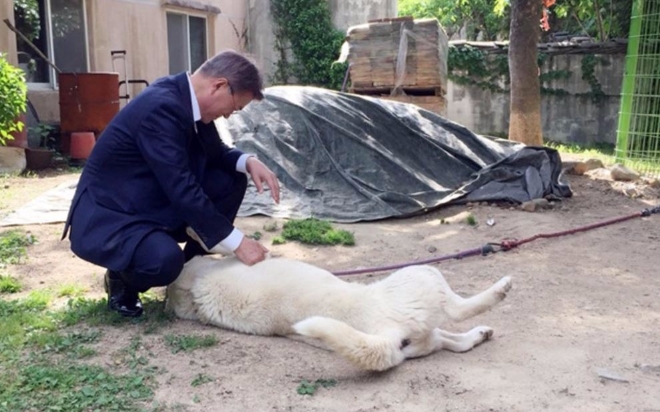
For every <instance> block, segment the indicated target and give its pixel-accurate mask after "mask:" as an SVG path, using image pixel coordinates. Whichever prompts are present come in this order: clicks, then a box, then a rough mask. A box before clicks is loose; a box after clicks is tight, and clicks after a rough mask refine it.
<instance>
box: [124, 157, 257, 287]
mask: <svg viewBox="0 0 660 412" xmlns="http://www.w3.org/2000/svg"><path fill="white" fill-rule="evenodd" d="M202 187H203V188H204V192H205V193H206V194H207V196H209V198H210V199H211V201H212V202H213V203H214V205H215V207H216V208H217V209H218V210H219V211H220V213H221V214H222V215H223V216H225V217H226V218H227V220H229V221H230V222H231V223H232V224H233V222H234V219H235V218H236V214H237V213H238V209H239V208H240V207H241V203H242V202H243V198H244V197H245V192H246V190H247V176H246V175H245V174H243V173H241V172H233V171H232V172H227V171H225V170H221V169H213V170H211V171H208V172H207V175H206V176H205V179H204V181H203V183H202ZM185 229H186V228H185V227H182V228H179V229H178V230H177V231H175V232H166V231H162V230H154V231H153V232H151V233H149V234H148V235H147V236H145V237H144V238H143V239H142V240H141V241H140V243H139V244H138V246H137V248H136V249H135V252H134V253H133V258H132V259H131V262H130V264H129V266H128V267H127V268H126V270H124V271H122V272H121V273H120V275H121V277H122V279H123V280H124V281H125V282H126V283H128V285H129V286H131V287H132V288H134V289H135V290H137V291H138V292H145V291H147V290H148V289H150V288H152V287H157V286H166V285H169V284H170V283H172V282H174V281H175V280H176V278H177V277H178V276H179V274H180V273H181V270H182V269H183V265H184V263H185V262H187V261H188V260H190V259H192V258H193V257H195V256H197V255H204V254H207V252H206V251H205V250H204V249H203V248H202V247H201V245H200V244H199V243H198V242H196V241H195V240H192V239H191V238H190V237H188V236H187V235H185ZM180 242H186V244H185V246H184V248H183V250H181V247H180V246H179V243H180ZM209 246H215V245H209Z"/></svg>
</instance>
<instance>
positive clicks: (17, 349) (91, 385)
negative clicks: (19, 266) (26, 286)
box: [0, 293, 155, 412]
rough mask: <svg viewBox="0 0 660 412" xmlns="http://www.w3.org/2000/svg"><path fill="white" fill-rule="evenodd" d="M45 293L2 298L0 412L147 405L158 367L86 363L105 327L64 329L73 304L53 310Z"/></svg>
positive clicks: (122, 408)
mask: <svg viewBox="0 0 660 412" xmlns="http://www.w3.org/2000/svg"><path fill="white" fill-rule="evenodd" d="M44 297H45V295H44V294H39V293H34V294H31V295H30V296H29V297H28V298H25V299H22V300H4V299H0V318H1V319H2V322H0V411H67V412H69V411H70V412H83V411H97V410H98V411H141V410H144V409H143V405H144V402H146V401H149V400H150V399H151V398H153V387H155V381H154V379H153V376H154V373H153V371H152V370H150V369H149V368H143V367H141V365H139V366H140V367H137V368H132V369H131V371H130V372H129V373H127V374H123V375H122V374H115V373H111V372H109V371H107V370H105V369H104V368H102V367H100V366H93V365H84V364H80V363H79V362H78V360H79V359H81V358H85V357H89V356H93V355H94V354H95V351H94V350H93V349H92V348H89V347H88V346H87V345H89V344H91V343H95V342H97V341H98V339H99V337H100V335H101V333H100V331H98V330H94V329H90V328H83V329H79V330H75V331H72V330H68V331H62V328H63V327H65V324H64V323H63V320H65V319H68V320H69V321H71V320H72V318H70V317H67V313H68V312H70V311H71V308H70V307H67V308H64V309H61V310H57V311H52V310H49V309H48V300H47V299H44ZM78 320H79V321H80V322H81V323H83V322H84V319H80V318H79V319H78Z"/></svg>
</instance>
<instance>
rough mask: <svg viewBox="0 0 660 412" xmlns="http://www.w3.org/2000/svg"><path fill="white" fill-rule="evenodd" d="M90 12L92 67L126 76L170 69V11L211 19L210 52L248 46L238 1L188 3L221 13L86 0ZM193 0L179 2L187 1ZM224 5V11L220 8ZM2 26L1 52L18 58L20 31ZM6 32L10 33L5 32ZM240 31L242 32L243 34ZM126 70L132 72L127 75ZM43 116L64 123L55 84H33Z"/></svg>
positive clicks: (3, 14)
mask: <svg viewBox="0 0 660 412" xmlns="http://www.w3.org/2000/svg"><path fill="white" fill-rule="evenodd" d="M84 1H85V7H86V12H87V34H88V50H89V70H90V71H92V72H110V71H116V72H118V73H119V74H120V80H123V79H124V77H127V78H128V79H143V80H146V81H148V82H149V83H151V82H153V81H154V80H156V79H157V78H159V77H161V76H164V75H167V74H168V72H169V60H168V59H169V56H168V49H167V19H166V12H167V11H178V12H185V13H188V14H191V15H195V16H200V17H206V18H207V33H208V50H207V53H208V55H209V56H212V55H213V54H215V53H217V52H218V51H220V50H222V49H227V48H231V49H234V50H243V49H244V47H243V40H241V38H240V37H241V35H242V34H243V33H245V10H246V8H245V6H246V3H245V2H243V1H236V0H201V1H189V2H188V4H198V5H199V4H204V5H208V6H211V7H212V8H213V9H214V10H216V11H215V12H213V11H212V12H209V11H200V10H195V9H192V8H190V7H182V6H170V5H167V4H165V1H164V0H84ZM186 1H187V0H181V1H178V2H177V4H179V5H182V4H186ZM1 3H2V6H1V7H0V20H2V19H5V18H9V19H10V21H12V22H13V20H14V13H13V2H12V1H11V0H9V1H7V0H3V1H2V2H1ZM218 9H219V11H220V13H217V10H218ZM2 26H3V28H0V33H1V34H2V35H0V52H8V53H9V56H10V59H12V60H11V61H14V62H15V61H16V36H15V34H14V33H13V32H11V31H10V30H9V29H7V28H6V27H4V24H3V25H2ZM5 31H6V32H7V33H9V36H6V35H5ZM237 33H238V34H237ZM112 50H126V69H127V70H126V72H125V71H124V61H123V60H119V59H118V60H115V65H114V68H113V61H112V59H111V55H110V51H112ZM125 73H126V74H125ZM141 89H142V86H139V85H138V86H133V87H132V88H131V89H130V90H129V93H130V94H131V95H132V96H134V95H136V94H137V93H139V91H140V90H141ZM28 97H29V98H30V101H32V103H33V104H34V105H35V108H36V110H37V113H38V114H39V116H40V118H41V120H42V121H45V122H52V123H58V122H59V103H58V100H59V99H58V91H57V90H53V89H52V88H46V89H44V88H34V87H31V88H30V90H29V92H28Z"/></svg>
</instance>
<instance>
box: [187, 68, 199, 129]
mask: <svg viewBox="0 0 660 412" xmlns="http://www.w3.org/2000/svg"><path fill="white" fill-rule="evenodd" d="M186 77H187V78H188V87H190V101H191V102H192V112H193V120H195V121H196V122H197V121H200V120H202V113H201V112H200V111H199V102H197V96H195V89H193V85H192V81H191V80H190V73H186Z"/></svg>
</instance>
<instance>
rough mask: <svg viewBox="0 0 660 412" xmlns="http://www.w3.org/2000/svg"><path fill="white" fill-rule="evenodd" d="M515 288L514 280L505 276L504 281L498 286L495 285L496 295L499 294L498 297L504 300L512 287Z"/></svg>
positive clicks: (498, 283)
mask: <svg viewBox="0 0 660 412" xmlns="http://www.w3.org/2000/svg"><path fill="white" fill-rule="evenodd" d="M512 286H513V280H512V279H511V278H510V277H509V276H505V277H503V278H502V279H500V280H499V281H498V282H497V283H496V284H495V293H496V294H497V297H498V298H499V299H500V300H502V299H504V298H505V297H506V293H507V292H508V291H510V290H511V287H512Z"/></svg>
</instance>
